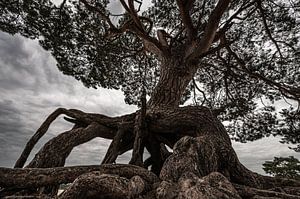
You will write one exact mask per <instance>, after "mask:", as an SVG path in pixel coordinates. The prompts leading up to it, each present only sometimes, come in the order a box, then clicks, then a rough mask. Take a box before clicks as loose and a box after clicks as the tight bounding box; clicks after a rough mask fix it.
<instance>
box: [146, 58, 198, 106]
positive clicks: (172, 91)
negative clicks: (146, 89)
mask: <svg viewBox="0 0 300 199" xmlns="http://www.w3.org/2000/svg"><path fill="white" fill-rule="evenodd" d="M182 58H183V57H180V56H179V57H166V58H164V59H163V60H162V63H161V71H160V78H159V81H158V83H157V85H156V87H155V89H154V91H153V93H152V95H151V98H150V100H149V102H148V105H149V107H151V108H154V107H164V108H166V107H169V108H175V107H178V106H179V103H180V100H181V97H182V95H183V93H184V91H185V89H186V87H187V85H188V84H189V83H190V81H191V80H192V78H193V76H194V74H195V72H196V67H195V66H191V65H187V63H185V62H184V61H182Z"/></svg>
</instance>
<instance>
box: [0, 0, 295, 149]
mask: <svg viewBox="0 0 300 199" xmlns="http://www.w3.org/2000/svg"><path fill="white" fill-rule="evenodd" d="M114 6H117V7H118V9H116V7H114ZM0 8H1V9H0V29H1V30H2V31H5V32H8V33H10V34H16V33H19V34H21V35H23V36H25V37H29V38H32V39H38V40H39V42H40V44H41V46H43V47H44V48H45V49H46V50H48V51H50V52H51V53H52V55H53V56H54V57H55V59H56V60H57V65H58V68H59V69H60V70H61V71H62V72H63V73H64V74H66V75H71V76H74V77H75V78H76V79H77V80H80V81H82V82H83V84H84V85H85V86H87V87H94V88H97V87H104V88H113V89H122V90H123V91H124V94H125V101H126V102H127V103H129V104H137V103H138V101H139V100H138V96H139V95H140V93H141V88H142V86H141V85H142V84H143V85H144V86H145V87H146V90H147V94H148V95H149V96H150V95H151V93H152V92H153V89H154V88H155V86H156V85H157V82H158V78H159V76H160V72H161V70H160V62H161V60H162V57H163V56H164V55H167V54H168V55H170V56H184V57H185V58H186V59H188V60H189V61H190V63H191V64H193V65H197V72H196V73H195V75H194V77H193V80H192V81H191V82H190V83H189V85H188V87H187V89H186V91H185V92H184V95H183V96H182V103H183V102H185V101H186V100H188V99H192V100H193V102H194V103H196V104H201V105H205V106H208V107H210V108H211V109H213V110H215V112H216V114H218V115H219V118H221V119H222V120H223V121H228V124H229V125H228V126H227V128H228V130H229V131H230V132H231V134H232V136H233V137H234V138H235V139H236V140H239V141H247V140H251V141H252V140H256V139H259V138H261V137H263V136H269V135H281V136H284V139H283V141H284V142H288V143H299V140H300V137H299V135H300V133H299V130H300V124H299V98H300V87H299V85H300V66H299V65H300V41H299V38H300V34H299V29H300V25H299V23H300V15H299V13H300V12H299V9H300V1H296V0H292V1H279V0H271V1H269V0H268V1H265V0H250V1H245V0H242V1H226V0H222V1H216V0H213V1H206V0H199V1H195V0H188V1H182V0H177V1H169V0H166V1H160V0H153V1H151V2H150V1H138V0H129V1H124V0H120V1H109V0H63V1H60V2H57V1H55V2H54V1H53V2H52V1H51V0H7V1H2V2H0ZM207 40H211V42H210V45H209V46H207V49H206V50H205V51H203V52H200V51H201V49H200V47H202V48H203V45H206V43H207ZM199 50H200V51H199ZM183 52H184V53H183ZM182 73H184V70H183V71H182ZM283 100H285V101H288V102H291V100H292V102H291V103H294V105H293V106H291V107H290V108H287V109H284V110H278V109H277V110H276V109H275V106H274V105H273V104H272V103H274V102H276V101H283ZM295 101H296V102H297V104H298V107H296V105H297V104H296V103H295ZM264 104H266V105H264ZM297 150H298V151H299V146H298V149H297Z"/></svg>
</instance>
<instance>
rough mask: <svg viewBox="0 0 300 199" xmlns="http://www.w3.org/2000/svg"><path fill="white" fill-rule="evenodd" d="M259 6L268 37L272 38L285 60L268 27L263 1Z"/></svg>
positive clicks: (259, 2)
mask: <svg viewBox="0 0 300 199" xmlns="http://www.w3.org/2000/svg"><path fill="white" fill-rule="evenodd" d="M257 5H258V9H259V11H260V14H261V17H262V21H263V24H264V27H265V31H266V33H267V35H268V37H269V38H270V40H271V41H272V42H273V43H274V45H275V47H276V49H277V51H278V53H279V55H280V58H281V59H283V55H282V53H281V50H280V47H279V45H278V43H277V41H276V40H275V39H274V37H273V36H272V33H271V30H270V28H269V26H268V23H267V20H266V17H265V13H264V10H263V8H262V5H261V0H257Z"/></svg>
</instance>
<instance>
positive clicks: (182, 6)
mask: <svg viewBox="0 0 300 199" xmlns="http://www.w3.org/2000/svg"><path fill="white" fill-rule="evenodd" d="M176 2H177V5H178V7H179V11H180V15H181V19H182V22H183V24H184V26H185V28H186V30H187V35H188V38H189V39H190V40H191V39H193V38H194V37H195V36H196V30H195V27H194V25H193V21H192V18H191V15H190V10H191V8H192V5H193V3H194V0H188V1H185V0H177V1H176Z"/></svg>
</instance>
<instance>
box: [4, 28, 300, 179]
mask: <svg viewBox="0 0 300 199" xmlns="http://www.w3.org/2000/svg"><path fill="white" fill-rule="evenodd" d="M58 107H65V108H76V109H81V110H83V111H87V112H97V113H102V114H107V115H111V116H116V115H121V114H125V113H130V112H133V111H135V110H136V107H135V106H129V105H126V104H125V103H124V101H123V95H122V93H121V92H120V91H113V90H106V89H97V90H95V89H87V88H85V87H84V86H83V85H82V84H81V83H80V82H78V81H76V80H75V79H74V78H72V77H68V76H65V75H63V74H62V73H61V72H59V71H58V69H57V68H56V64H55V60H54V59H53V58H52V57H51V55H50V54H49V53H48V52H45V51H44V50H43V49H42V48H41V47H40V46H39V45H38V43H37V42H36V41H32V40H28V39H24V38H22V37H20V36H11V35H8V34H6V33H2V32H0V166H1V167H12V166H13V165H14V163H15V161H16V159H17V158H18V156H19V155H20V153H21V151H22V149H23V147H24V146H25V144H26V141H27V140H28V139H29V138H30V137H31V136H32V135H33V134H34V132H35V131H36V129H37V128H38V127H39V126H40V125H41V123H42V122H43V121H44V120H45V118H46V117H47V116H48V115H49V114H50V113H51V112H52V111H54V110H55V109H56V108H58ZM70 127H71V126H70V125H69V124H68V123H67V122H64V120H62V119H59V120H58V121H57V122H55V123H54V124H53V125H52V127H51V128H50V130H49V132H48V133H47V134H46V135H45V136H44V137H43V139H42V140H41V141H40V142H39V143H38V145H37V146H36V147H35V149H34V153H36V152H37V151H38V149H39V148H40V147H41V146H42V145H43V144H44V143H45V142H46V141H48V140H49V139H51V137H53V136H55V135H58V134H59V133H60V132H63V131H64V130H68V129H69V128H70ZM278 140H279V139H278V138H272V139H270V138H266V139H262V140H259V141H256V142H252V143H247V144H241V143H234V148H235V150H236V152H237V154H238V156H239V157H240V160H241V162H242V163H244V164H245V165H246V166H247V167H248V168H249V169H252V170H254V171H256V172H259V173H263V170H262V167H261V164H262V163H264V161H266V160H272V159H273V157H274V156H289V155H294V156H295V157H297V158H300V153H298V154H297V153H295V152H293V151H292V150H289V149H288V146H287V145H283V144H279V143H278ZM108 145H109V141H107V140H104V139H100V138H97V139H94V140H92V141H91V142H89V143H86V144H83V145H81V146H79V147H77V148H75V149H74V150H73V152H72V153H71V155H70V157H69V158H68V159H67V164H68V165H79V164H99V163H100V161H101V159H102V157H103V155H104V153H105V152H106V149H107V147H108ZM34 153H33V154H32V155H31V158H32V156H33V155H34ZM128 155H129V154H127V155H125V156H123V157H122V158H121V159H120V161H121V162H126V161H128Z"/></svg>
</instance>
